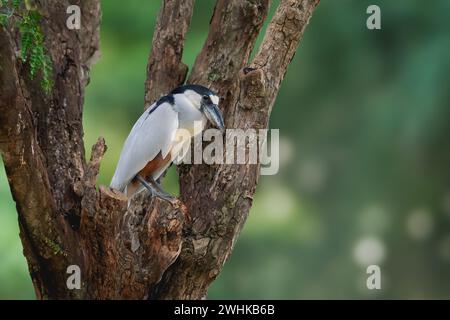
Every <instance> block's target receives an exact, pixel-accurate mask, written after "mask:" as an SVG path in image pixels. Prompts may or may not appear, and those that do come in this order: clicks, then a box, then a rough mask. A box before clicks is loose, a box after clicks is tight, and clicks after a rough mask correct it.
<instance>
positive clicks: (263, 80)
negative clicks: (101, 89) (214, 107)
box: [0, 0, 319, 299]
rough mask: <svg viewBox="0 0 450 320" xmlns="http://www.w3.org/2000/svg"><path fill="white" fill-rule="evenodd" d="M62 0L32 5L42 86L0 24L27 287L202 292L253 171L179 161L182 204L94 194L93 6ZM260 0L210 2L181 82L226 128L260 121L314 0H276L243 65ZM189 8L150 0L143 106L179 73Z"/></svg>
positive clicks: (235, 229) (261, 13)
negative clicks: (211, 102) (71, 283)
mask: <svg viewBox="0 0 450 320" xmlns="http://www.w3.org/2000/svg"><path fill="white" fill-rule="evenodd" d="M73 2H74V1H71V3H70V4H69V1H67V0H66V1H58V2H57V3H55V2H52V1H50V0H42V1H39V2H36V3H37V6H38V7H37V10H38V11H39V12H40V13H41V15H42V16H43V17H44V18H43V19H42V21H41V28H42V31H43V33H44V35H45V44H46V48H47V49H48V52H49V55H50V57H51V60H52V62H53V80H54V83H55V86H54V87H53V89H52V91H51V92H50V93H49V94H46V93H45V92H43V91H42V90H41V88H40V84H39V81H37V80H30V77H29V70H28V66H27V63H24V62H22V61H21V60H20V59H19V58H18V57H17V54H16V52H19V49H20V48H18V43H20V39H19V35H18V33H17V31H16V30H14V29H12V27H0V56H1V69H0V150H1V154H2V157H3V162H4V165H5V168H6V173H7V176H8V182H9V185H10V188H11V192H12V195H13V198H14V201H15V202H16V207H17V212H18V216H19V227H20V237H21V240H22V244H23V247H24V255H25V256H26V258H27V262H28V266H29V270H30V275H31V278H32V280H33V284H34V287H35V290H36V295H37V297H38V298H39V299H200V298H203V297H204V296H205V295H206V292H207V289H208V286H209V285H210V284H211V282H212V281H213V280H214V279H215V278H216V277H217V275H218V274H219V272H220V271H221V269H222V266H223V264H224V263H225V261H226V259H227V258H228V256H229V255H230V253H231V251H232V248H233V245H234V243H235V242H236V240H237V237H238V235H239V232H240V230H241V229H242V226H243V224H244V222H245V219H246V217H247V215H248V212H249V210H250V207H251V204H252V199H253V195H254V192H255V188H256V185H257V182H258V176H259V166H258V165H249V164H247V165H215V166H207V165H197V166H188V165H183V166H180V167H179V174H180V187H181V188H180V189H181V200H182V201H183V204H184V205H180V206H177V207H172V206H171V205H169V204H168V203H166V202H161V201H160V200H158V199H154V200H152V199H150V198H149V197H148V196H147V195H146V194H145V193H142V194H141V195H139V196H137V197H136V198H135V199H134V200H133V201H132V205H131V206H130V207H128V206H127V200H126V198H125V197H124V195H123V194H121V193H119V192H116V191H114V190H111V189H109V188H107V187H104V186H101V187H100V188H98V189H97V187H96V178H97V175H98V172H99V167H100V163H101V159H102V157H103V155H104V153H105V152H106V144H105V141H104V140H103V139H102V138H100V139H99V140H98V141H97V143H96V144H95V145H94V146H93V149H92V155H91V159H90V161H89V162H86V160H85V152H84V143H83V139H82V137H83V127H82V110H83V100H84V87H85V86H86V85H87V83H88V81H89V69H90V66H91V64H92V63H93V62H95V60H96V58H97V57H98V42H99V25H100V16H101V12H100V5H99V1H94V0H92V1H81V0H79V1H75V3H73ZM269 2H270V1H269V0H252V1H241V0H218V1H217V3H216V7H215V10H214V14H213V17H212V19H211V23H210V30H209V35H208V38H207V40H206V42H205V44H204V46H203V49H202V50H201V52H200V54H199V55H198V57H197V59H196V62H195V64H194V67H193V70H192V72H191V75H190V77H189V79H188V82H189V83H198V84H202V85H206V86H208V87H211V88H213V89H214V90H216V91H217V92H218V93H219V95H220V96H221V97H222V101H221V108H222V111H223V112H224V115H225V123H226V126H227V128H241V129H247V128H259V129H261V128H267V125H268V121H269V116H270V112H271V109H272V106H273V104H274V101H275V98H276V95H277V93H278V89H279V86H280V84H281V81H282V79H283V77H284V74H285V72H286V70H287V67H288V65H289V63H290V61H291V60H292V57H293V56H294V54H295V51H296V48H297V46H298V43H299V41H300V39H301V36H302V34H303V32H304V29H305V27H306V25H307V23H308V21H309V19H310V17H311V15H312V12H313V10H314V9H315V7H316V6H317V4H318V2H319V0H282V1H281V2H280V5H279V7H278V8H277V9H276V12H275V15H274V17H273V18H272V21H271V22H270V24H269V27H268V29H267V32H266V34H265V37H264V40H263V43H262V45H261V47H260V48H259V51H258V53H257V55H256V57H255V58H254V59H253V61H250V60H249V58H250V54H251V52H252V50H253V48H254V45H255V41H256V37H257V36H258V34H259V32H260V30H261V28H262V25H263V23H264V20H265V19H266V16H267V13H268V8H269ZM73 4H77V5H79V6H80V8H81V12H82V15H83V17H82V21H83V22H82V28H81V30H79V31H77V32H79V33H81V34H77V32H75V31H71V30H68V29H67V28H66V27H65V19H66V16H65V15H64V13H65V12H66V11H65V10H66V8H67V6H69V5H73ZM193 7H194V1H193V0H188V1H181V0H164V1H163V5H162V9H161V12H160V14H159V16H158V21H157V26H156V28H155V34H154V37H153V44H152V53H151V55H150V57H149V61H148V68H147V81H146V85H145V91H146V94H145V102H146V105H148V104H149V103H151V102H152V101H154V100H155V99H157V98H158V97H159V96H160V95H162V94H164V93H166V92H167V91H169V90H170V89H172V88H173V87H176V86H178V85H179V84H181V83H183V82H184V80H185V78H186V74H187V71H188V70H187V67H186V66H185V65H184V64H183V63H182V52H183V46H184V39H185V36H186V33H187V31H188V28H189V24H190V21H191V17H192V13H193ZM169 13H172V14H169ZM164 75H171V77H164ZM186 211H188V213H189V215H190V216H191V218H192V220H191V221H189V220H187V219H186V216H187V215H186ZM69 265H78V266H79V267H80V269H81V279H82V286H81V289H80V290H68V288H67V286H66V279H67V276H68V274H66V270H67V267H68V266H69Z"/></svg>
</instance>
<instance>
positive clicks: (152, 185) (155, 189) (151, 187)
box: [136, 175, 192, 222]
mask: <svg viewBox="0 0 450 320" xmlns="http://www.w3.org/2000/svg"><path fill="white" fill-rule="evenodd" d="M136 179H137V180H138V181H139V182H140V183H142V185H143V186H144V187H145V188H146V189H147V190H148V191H149V192H150V194H151V196H152V197H154V196H157V197H158V198H160V199H162V200H164V201H167V202H169V203H170V204H171V205H172V206H173V207H177V208H180V209H181V212H182V213H183V214H184V216H185V217H186V218H187V221H188V222H190V221H192V219H191V216H190V214H189V211H188V209H187V207H186V206H185V205H184V204H183V203H182V202H181V201H180V200H179V199H178V198H176V197H174V196H172V195H170V194H168V193H167V192H165V191H164V190H163V189H162V188H161V186H160V185H159V184H158V183H157V182H156V181H155V179H153V177H151V176H150V177H148V180H149V181H147V180H145V179H144V178H143V177H141V176H140V175H137V176H136Z"/></svg>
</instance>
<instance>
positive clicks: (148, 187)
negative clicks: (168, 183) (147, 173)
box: [136, 175, 155, 197]
mask: <svg viewBox="0 0 450 320" xmlns="http://www.w3.org/2000/svg"><path fill="white" fill-rule="evenodd" d="M136 179H137V180H138V181H139V182H140V183H141V184H142V185H143V186H144V187H145V188H146V189H147V190H148V192H150V195H151V196H152V197H153V196H154V195H155V190H154V189H153V188H152V186H150V185H149V184H148V182H147V181H145V179H144V178H142V177H141V176H140V175H136Z"/></svg>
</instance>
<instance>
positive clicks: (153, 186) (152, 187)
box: [136, 175, 178, 205]
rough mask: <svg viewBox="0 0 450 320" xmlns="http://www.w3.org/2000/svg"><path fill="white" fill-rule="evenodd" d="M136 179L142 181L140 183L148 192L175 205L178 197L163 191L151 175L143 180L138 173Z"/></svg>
mask: <svg viewBox="0 0 450 320" xmlns="http://www.w3.org/2000/svg"><path fill="white" fill-rule="evenodd" d="M136 179H137V180H138V181H139V182H140V183H142V185H143V186H144V187H145V188H146V189H147V190H148V191H149V192H150V194H151V196H152V197H154V196H156V197H158V198H160V199H162V200H164V201H167V202H169V203H170V204H172V205H177V204H178V199H177V198H175V197H173V196H171V195H170V194H168V193H167V192H165V191H164V190H163V189H162V188H161V187H160V186H159V184H158V183H156V181H155V180H154V179H153V178H152V177H148V181H147V180H145V179H144V178H143V177H141V176H140V175H137V176H136Z"/></svg>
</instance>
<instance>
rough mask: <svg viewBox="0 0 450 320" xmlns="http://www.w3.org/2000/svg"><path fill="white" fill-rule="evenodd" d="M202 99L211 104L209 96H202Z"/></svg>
mask: <svg viewBox="0 0 450 320" xmlns="http://www.w3.org/2000/svg"><path fill="white" fill-rule="evenodd" d="M202 99H203V101H204V102H205V103H207V104H211V98H210V97H209V96H203V98H202Z"/></svg>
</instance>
